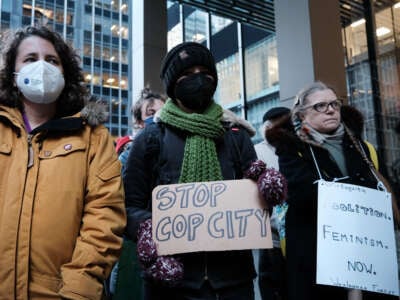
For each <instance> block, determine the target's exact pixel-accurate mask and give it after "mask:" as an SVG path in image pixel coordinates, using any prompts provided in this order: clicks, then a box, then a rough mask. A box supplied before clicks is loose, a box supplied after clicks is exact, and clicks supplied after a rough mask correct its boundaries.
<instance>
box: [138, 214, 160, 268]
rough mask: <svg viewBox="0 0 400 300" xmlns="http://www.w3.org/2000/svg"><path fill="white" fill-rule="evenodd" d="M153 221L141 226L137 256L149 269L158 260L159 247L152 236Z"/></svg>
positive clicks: (147, 221)
mask: <svg viewBox="0 0 400 300" xmlns="http://www.w3.org/2000/svg"><path fill="white" fill-rule="evenodd" d="M151 229H152V225H151V219H147V220H146V221H144V222H142V223H141V224H140V225H139V230H138V242H137V255H138V260H139V262H140V263H141V264H142V265H143V266H144V267H148V266H150V265H151V264H152V263H154V262H155V261H156V259H157V257H158V256H157V247H156V243H155V242H154V241H153V238H152V234H151Z"/></svg>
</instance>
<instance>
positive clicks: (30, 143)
mask: <svg viewBox="0 0 400 300" xmlns="http://www.w3.org/2000/svg"><path fill="white" fill-rule="evenodd" d="M32 138H33V135H31V134H28V169H29V168H30V167H32V166H33V160H34V158H33V148H32Z"/></svg>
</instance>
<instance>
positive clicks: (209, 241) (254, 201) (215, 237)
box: [152, 179, 272, 255]
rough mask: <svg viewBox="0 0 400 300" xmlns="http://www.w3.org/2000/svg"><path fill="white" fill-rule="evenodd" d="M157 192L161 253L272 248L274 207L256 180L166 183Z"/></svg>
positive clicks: (156, 226) (157, 237) (155, 231)
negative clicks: (267, 203)
mask: <svg viewBox="0 0 400 300" xmlns="http://www.w3.org/2000/svg"><path fill="white" fill-rule="evenodd" d="M152 196H153V218H152V219H153V240H154V241H155V243H156V244H157V251H158V253H159V254H160V255H166V254H175V253H186V252H197V251H223V250H238V249H257V248H272V239H271V227H270V222H269V214H268V210H267V209H266V206H265V203H264V200H262V199H261V198H260V196H259V192H258V189H257V185H256V183H255V182H253V181H251V180H248V179H244V180H229V181H212V182H196V183H184V184H172V185H162V186H158V187H156V188H155V189H154V190H153V195H152Z"/></svg>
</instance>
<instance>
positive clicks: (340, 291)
mask: <svg viewBox="0 0 400 300" xmlns="http://www.w3.org/2000/svg"><path fill="white" fill-rule="evenodd" d="M342 122H343V123H344V124H345V125H346V126H347V127H348V128H349V129H350V130H351V131H352V132H353V135H354V136H356V137H357V140H361V145H362V147H363V148H364V151H365V153H366V154H367V155H368V156H369V151H368V147H367V146H366V144H365V143H364V142H362V139H361V138H360V136H361V132H362V127H363V119H362V116H361V114H360V113H359V112H358V111H356V110H355V109H353V108H351V107H343V108H342ZM266 138H267V140H268V142H269V143H271V144H272V145H273V146H275V147H276V154H277V155H278V156H279V169H280V171H281V172H282V173H283V175H285V177H286V179H287V181H288V199H287V202H288V204H289V209H288V212H287V215H286V254H287V271H288V276H287V280H288V281H287V290H288V296H289V297H288V299H289V300H291V299H296V300H301V299H304V300H308V299H338V300H339V299H347V290H346V289H344V288H336V287H330V286H324V285H316V283H315V282H316V251H317V249H316V246H317V202H318V198H317V188H318V185H317V184H314V182H315V181H316V180H318V179H319V175H318V171H317V169H316V166H315V163H314V161H313V158H312V156H311V151H310V147H311V148H312V149H313V152H314V154H315V157H316V160H317V162H318V166H319V168H320V171H321V174H322V177H323V179H325V180H327V181H332V180H333V179H334V178H341V177H343V176H344V175H343V174H342V173H341V171H340V169H339V167H338V165H337V164H336V162H335V161H334V160H333V159H332V157H331V156H330V154H329V153H328V151H327V150H325V149H324V148H322V147H318V146H315V145H311V144H309V143H308V142H306V141H302V140H300V139H299V137H298V136H297V135H296V134H295V132H294V130H293V127H292V125H291V122H290V119H289V117H288V118H287V119H286V120H284V121H283V122H281V123H280V124H278V125H277V126H275V127H274V128H272V129H270V130H267V132H266ZM343 151H344V156H345V164H346V168H347V171H348V176H349V178H348V179H345V180H341V182H344V183H351V184H355V185H360V186H365V187H369V188H376V187H377V180H376V179H375V177H374V175H373V174H372V172H371V170H370V168H369V166H368V164H367V163H366V162H365V161H364V160H363V158H362V156H361V154H360V152H359V151H358V150H357V149H356V147H355V146H354V144H353V142H352V141H351V139H350V136H349V135H348V134H347V133H345V135H344V137H343ZM363 296H364V298H363V299H380V298H374V297H376V296H377V297H381V295H379V294H376V293H366V292H363ZM367 297H372V298H367ZM384 297H386V296H384Z"/></svg>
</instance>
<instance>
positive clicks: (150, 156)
mask: <svg viewBox="0 0 400 300" xmlns="http://www.w3.org/2000/svg"><path fill="white" fill-rule="evenodd" d="M161 79H162V80H163V82H164V85H165V88H166V91H167V94H168V96H169V97H170V99H168V100H167V102H166V103H165V105H164V106H163V108H162V109H161V111H160V120H159V121H158V122H156V123H154V124H151V125H149V126H146V127H145V128H144V130H143V131H141V132H140V133H139V134H138V135H137V136H136V137H135V139H134V141H133V144H132V149H131V152H130V155H129V158H128V163H127V168H126V170H125V172H124V176H123V177H124V185H125V188H126V198H125V200H126V207H127V212H128V224H129V225H128V226H127V233H128V235H129V237H130V238H131V239H133V240H137V238H138V229H139V228H141V233H143V232H144V231H143V230H142V229H143V228H145V227H146V226H147V224H149V223H148V221H150V220H151V216H152V215H151V199H152V197H151V191H152V190H153V188H154V187H156V186H157V185H162V184H173V183H185V182H202V181H214V180H223V179H224V180H230V179H241V178H242V177H243V172H244V171H245V170H247V168H248V167H249V166H250V165H251V163H252V162H253V161H255V160H256V153H255V151H254V146H253V144H252V143H251V140H250V137H249V133H248V131H247V130H246V129H245V127H244V126H246V124H245V123H247V122H244V120H241V121H240V122H241V123H240V124H238V123H236V125H234V126H231V125H229V122H226V121H224V120H223V110H222V108H221V106H220V105H218V104H217V103H215V102H214V100H213V95H214V92H215V90H216V88H217V83H218V75H217V70H216V66H215V62H214V58H213V56H212V54H211V52H210V51H209V50H208V49H207V48H206V47H204V46H203V45H201V44H198V43H194V42H187V43H182V44H179V45H177V46H175V47H174V48H173V49H171V50H170V51H169V52H168V54H167V55H166V57H165V58H164V60H163V63H162V69H161ZM241 124H243V125H244V126H242V125H241ZM194 170H196V171H195V172H193V171H194ZM150 224H151V223H150ZM141 233H139V242H140V240H142V238H143V236H142V235H141ZM138 248H139V245H138ZM139 250H140V249H139ZM172 258H174V257H172ZM175 259H176V261H174V262H173V263H171V264H173V266H174V267H172V268H171V269H169V270H168V272H166V275H169V274H170V273H173V274H176V277H175V278H173V279H171V278H168V279H167V278H166V277H163V275H164V273H163V274H160V272H161V270H160V269H158V268H156V269H154V268H152V266H150V267H149V268H148V269H145V268H144V269H143V270H144V275H145V280H144V281H145V289H144V294H145V299H149V300H150V299H151V300H153V299H175V300H180V299H231V300H241V299H243V300H250V299H253V298H254V286H253V279H254V278H255V276H256V272H255V270H254V263H253V257H252V253H251V250H238V251H220V252H195V253H187V254H182V255H179V257H177V258H175ZM178 261H179V262H180V263H179V262H178ZM163 262H166V263H167V264H168V262H171V257H170V258H168V260H167V259H166V260H164V261H163ZM165 265H166V264H161V265H160V266H161V267H163V268H164V267H165ZM153 266H154V265H153ZM182 266H183V268H182ZM177 269H179V270H180V271H181V272H180V273H179V274H178V273H175V271H176V270H177ZM152 270H153V271H154V272H152ZM149 271H150V272H149ZM170 271H171V272H170ZM182 272H183V273H182ZM174 280H176V281H174ZM171 282H173V283H171Z"/></svg>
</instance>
